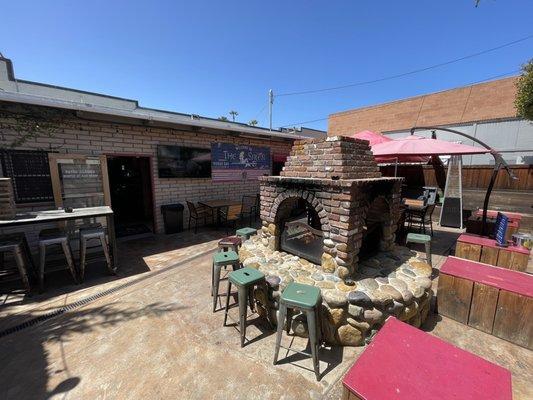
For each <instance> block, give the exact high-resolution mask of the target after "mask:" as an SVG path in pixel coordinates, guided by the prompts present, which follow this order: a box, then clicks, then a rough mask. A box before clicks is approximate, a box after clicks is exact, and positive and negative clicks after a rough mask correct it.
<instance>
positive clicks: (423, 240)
mask: <svg viewBox="0 0 533 400" xmlns="http://www.w3.org/2000/svg"><path fill="white" fill-rule="evenodd" d="M409 243H420V244H423V245H424V246H425V248H426V262H427V263H428V264H429V265H430V266H431V267H433V264H432V263H431V236H429V235H424V234H422V233H408V234H407V239H406V240H405V244H406V245H408V244H409Z"/></svg>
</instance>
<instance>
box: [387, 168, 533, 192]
mask: <svg viewBox="0 0 533 400" xmlns="http://www.w3.org/2000/svg"><path fill="white" fill-rule="evenodd" d="M493 168H494V167H493V166H491V165H469V166H463V174H462V176H463V189H478V188H479V189H486V188H487V186H488V185H489V182H490V177H491V176H492V171H493ZM510 168H511V170H512V171H513V172H514V174H515V175H516V176H517V178H518V180H512V179H511V178H509V175H508V174H507V172H506V171H505V170H503V169H502V170H500V171H499V172H498V177H497V178H496V182H495V184H494V189H495V190H498V189H507V190H533V165H511V166H510ZM381 172H382V173H383V175H385V176H394V165H387V166H382V167H381ZM398 176H403V177H405V184H406V185H408V186H440V187H443V186H444V184H445V182H446V169H444V170H440V171H439V170H436V169H435V168H434V167H433V166H432V165H398Z"/></svg>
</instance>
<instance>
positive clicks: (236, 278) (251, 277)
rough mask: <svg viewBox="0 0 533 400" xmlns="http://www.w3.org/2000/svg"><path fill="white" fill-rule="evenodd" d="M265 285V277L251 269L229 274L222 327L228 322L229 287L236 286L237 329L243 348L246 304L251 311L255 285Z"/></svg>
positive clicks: (242, 269)
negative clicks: (237, 304)
mask: <svg viewBox="0 0 533 400" xmlns="http://www.w3.org/2000/svg"><path fill="white" fill-rule="evenodd" d="M258 284H266V281H265V275H264V274H263V273H262V272H260V271H258V270H256V269H253V268H241V269H239V270H237V271H233V272H230V274H229V282H228V292H227V294H226V311H225V313H224V326H226V321H227V320H228V309H229V297H230V293H231V285H235V286H237V301H238V303H239V329H240V332H241V347H243V346H244V339H245V338H246V317H247V315H246V314H247V311H248V304H250V308H251V310H252V311H253V310H254V307H253V298H252V289H253V288H254V286H255V285H258Z"/></svg>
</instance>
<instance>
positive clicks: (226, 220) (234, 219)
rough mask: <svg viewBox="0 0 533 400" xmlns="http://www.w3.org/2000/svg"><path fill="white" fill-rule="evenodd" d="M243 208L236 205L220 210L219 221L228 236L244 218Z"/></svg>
mask: <svg viewBox="0 0 533 400" xmlns="http://www.w3.org/2000/svg"><path fill="white" fill-rule="evenodd" d="M241 207H242V205H241V204H236V205H233V206H225V207H220V208H219V209H218V220H219V221H220V223H221V224H222V225H223V226H224V227H225V228H226V235H229V229H230V228H233V230H235V229H236V228H237V224H238V222H239V220H240V218H241V217H242V213H241Z"/></svg>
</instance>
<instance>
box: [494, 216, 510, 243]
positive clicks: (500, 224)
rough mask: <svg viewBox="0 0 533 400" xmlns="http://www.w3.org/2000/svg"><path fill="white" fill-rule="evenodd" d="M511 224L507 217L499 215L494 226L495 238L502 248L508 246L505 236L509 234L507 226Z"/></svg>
mask: <svg viewBox="0 0 533 400" xmlns="http://www.w3.org/2000/svg"><path fill="white" fill-rule="evenodd" d="M508 224H509V218H507V215H505V214H502V213H500V212H499V213H498V216H497V217H496V223H495V224H494V238H495V239H496V242H497V243H498V244H499V245H500V246H504V245H506V244H507V241H506V240H505V234H506V233H507V225H508Z"/></svg>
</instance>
